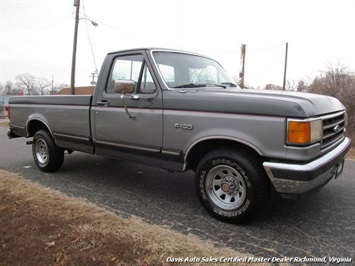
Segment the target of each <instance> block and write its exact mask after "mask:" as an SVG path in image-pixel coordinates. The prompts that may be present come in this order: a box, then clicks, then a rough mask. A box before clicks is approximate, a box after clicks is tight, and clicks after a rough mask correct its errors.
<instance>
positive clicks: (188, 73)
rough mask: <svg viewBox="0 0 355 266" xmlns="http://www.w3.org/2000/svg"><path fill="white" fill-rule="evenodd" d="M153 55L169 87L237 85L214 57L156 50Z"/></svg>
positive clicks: (224, 86) (225, 86) (223, 86)
mask: <svg viewBox="0 0 355 266" xmlns="http://www.w3.org/2000/svg"><path fill="white" fill-rule="evenodd" d="M153 56H154V59H155V62H156V64H157V66H158V69H159V71H160V73H161V76H162V77H163V79H164V81H165V83H166V84H167V86H168V87H169V88H200V87H210V86H212V87H222V88H227V87H236V84H234V81H233V80H232V79H231V78H230V77H229V76H228V74H227V73H226V72H225V71H224V69H223V68H222V67H221V66H220V65H219V64H218V63H217V62H216V61H214V60H212V59H209V58H206V57H202V56H197V55H190V54H182V53H174V52H154V53H153Z"/></svg>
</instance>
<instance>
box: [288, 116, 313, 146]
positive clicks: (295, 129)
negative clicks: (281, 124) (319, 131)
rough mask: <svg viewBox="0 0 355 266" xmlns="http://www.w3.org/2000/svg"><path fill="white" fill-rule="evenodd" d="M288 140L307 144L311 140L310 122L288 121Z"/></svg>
mask: <svg viewBox="0 0 355 266" xmlns="http://www.w3.org/2000/svg"><path fill="white" fill-rule="evenodd" d="M287 140H288V142H289V143H294V144H307V143H310V142H311V123H310V122H296V121H289V123H288V139H287Z"/></svg>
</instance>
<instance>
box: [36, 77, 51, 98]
mask: <svg viewBox="0 0 355 266" xmlns="http://www.w3.org/2000/svg"><path fill="white" fill-rule="evenodd" d="M50 86H51V82H50V81H49V80H48V79H46V78H37V79H36V87H37V90H38V92H39V94H40V95H45V94H49V90H48V88H49V87H50Z"/></svg>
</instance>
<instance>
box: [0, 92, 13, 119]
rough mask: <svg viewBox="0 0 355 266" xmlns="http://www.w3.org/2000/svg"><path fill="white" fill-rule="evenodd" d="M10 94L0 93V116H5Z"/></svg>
mask: <svg viewBox="0 0 355 266" xmlns="http://www.w3.org/2000/svg"><path fill="white" fill-rule="evenodd" d="M10 97H11V96H10V95H0V118H5V117H7V108H6V106H8V105H9V99H10Z"/></svg>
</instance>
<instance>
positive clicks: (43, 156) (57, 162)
mask: <svg viewBox="0 0 355 266" xmlns="http://www.w3.org/2000/svg"><path fill="white" fill-rule="evenodd" d="M32 155H33V158H34V160H35V163H36V165H37V167H38V168H39V169H40V170H41V171H43V172H55V171H57V170H58V169H59V168H61V167H62V165H63V161H64V149H62V148H59V147H58V146H57V145H56V144H55V141H54V139H53V138H52V136H51V135H50V134H49V133H48V131H46V130H39V131H37V132H36V134H35V135H34V137H33V142H32Z"/></svg>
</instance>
